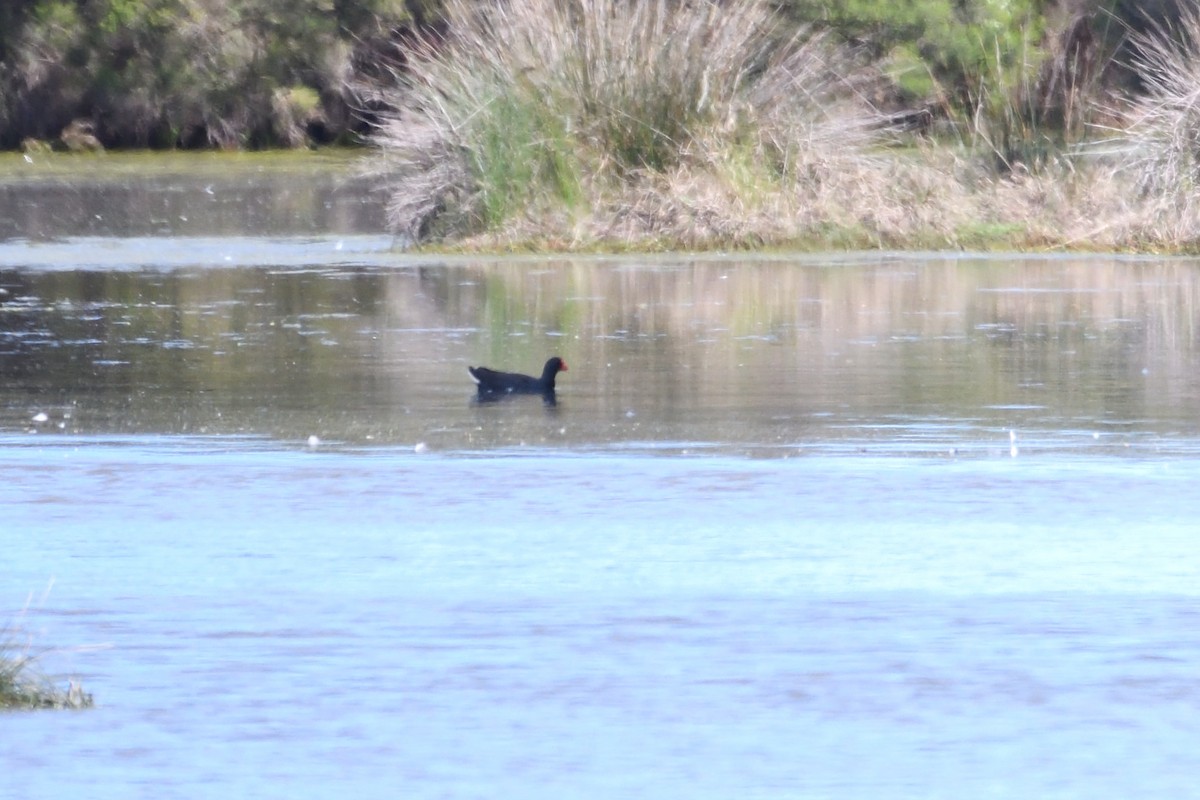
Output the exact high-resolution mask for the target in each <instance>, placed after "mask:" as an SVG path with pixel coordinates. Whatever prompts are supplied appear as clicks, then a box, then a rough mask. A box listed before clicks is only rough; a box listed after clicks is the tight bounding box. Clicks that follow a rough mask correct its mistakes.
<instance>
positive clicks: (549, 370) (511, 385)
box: [467, 356, 567, 401]
mask: <svg viewBox="0 0 1200 800" xmlns="http://www.w3.org/2000/svg"><path fill="white" fill-rule="evenodd" d="M566 371H567V364H566V362H565V361H563V360H562V359H561V358H559V357H558V356H555V357H554V358H552V359H550V360H549V361H547V362H546V366H545V367H544V368H543V369H542V377H540V378H535V377H533V376H532V375H522V374H521V373H519V372H498V371H497V370H494V369H488V368H487V367H467V372H469V373H471V378H472V379H474V381H475V383H476V384H477V385H478V388H479V399H480V400H498V399H500V398H502V397H508V396H510V395H514V394H539V395H541V396H542V397H544V398H546V399H547V400H549V401H553V400H554V379H555V377H557V375H558V373H559V372H566Z"/></svg>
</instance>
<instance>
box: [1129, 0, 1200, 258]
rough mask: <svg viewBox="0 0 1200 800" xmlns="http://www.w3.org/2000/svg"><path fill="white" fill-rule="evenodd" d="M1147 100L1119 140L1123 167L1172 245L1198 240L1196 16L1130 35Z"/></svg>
mask: <svg viewBox="0 0 1200 800" xmlns="http://www.w3.org/2000/svg"><path fill="white" fill-rule="evenodd" d="M1131 38H1132V39H1133V45H1134V49H1135V52H1136V55H1135V56H1134V59H1133V67H1134V68H1135V69H1136V70H1137V71H1138V72H1139V74H1140V75H1141V76H1142V79H1143V81H1144V83H1145V87H1146V91H1145V94H1144V95H1143V96H1142V97H1141V98H1139V99H1138V100H1137V101H1136V103H1135V104H1134V106H1133V109H1132V112H1131V115H1130V120H1131V121H1130V124H1129V125H1128V126H1127V128H1126V129H1125V131H1124V133H1123V136H1124V138H1125V140H1126V143H1127V144H1128V148H1127V150H1128V152H1129V156H1128V164H1127V167H1128V168H1130V171H1131V173H1132V175H1133V177H1134V178H1135V180H1136V182H1137V185H1138V187H1139V188H1140V189H1141V191H1142V193H1143V196H1144V197H1145V198H1146V199H1148V200H1151V201H1154V202H1156V203H1157V204H1158V205H1159V209H1158V217H1159V224H1160V225H1162V226H1163V227H1164V228H1165V230H1163V231H1161V232H1160V234H1162V235H1167V236H1169V237H1170V238H1172V239H1174V240H1175V241H1180V240H1189V239H1194V238H1195V237H1196V236H1198V235H1200V10H1197V9H1195V8H1187V9H1186V10H1183V11H1182V12H1181V16H1180V18H1179V20H1178V22H1177V23H1176V24H1175V25H1171V26H1168V25H1159V26H1155V27H1151V28H1150V29H1148V30H1147V31H1145V32H1135V33H1133V34H1132V35H1131Z"/></svg>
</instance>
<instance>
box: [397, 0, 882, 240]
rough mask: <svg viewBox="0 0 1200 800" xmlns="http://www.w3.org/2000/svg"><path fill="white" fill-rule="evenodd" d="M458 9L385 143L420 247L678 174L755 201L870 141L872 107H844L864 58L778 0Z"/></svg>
mask: <svg viewBox="0 0 1200 800" xmlns="http://www.w3.org/2000/svg"><path fill="white" fill-rule="evenodd" d="M446 14H447V18H448V20H449V34H448V35H447V36H446V37H445V38H441V37H437V36H428V37H426V38H425V39H424V40H423V41H422V42H421V43H420V46H419V47H418V48H417V50H416V52H415V53H414V55H413V57H412V58H411V60H410V62H409V64H408V69H407V70H406V71H405V72H404V73H403V74H401V75H398V76H397V78H398V81H399V85H400V88H399V89H398V92H397V97H396V106H397V108H398V111H397V112H396V113H395V115H394V116H393V117H392V118H390V119H388V120H387V121H386V122H385V123H384V124H382V125H381V127H380V129H379V131H378V133H377V134H376V137H375V141H376V143H377V144H378V145H379V146H380V147H381V148H382V151H383V153H384V159H385V162H386V164H385V167H384V169H386V170H387V171H389V172H390V174H391V175H392V177H393V180H394V192H393V195H392V199H391V202H390V205H389V216H390V220H391V223H392V224H393V226H394V227H395V228H396V230H397V231H398V232H399V233H401V234H402V235H404V236H406V237H408V238H410V239H412V240H414V241H417V240H422V239H428V238H436V237H439V236H444V235H448V234H462V233H472V232H477V231H481V230H489V229H495V228H497V227H498V226H501V225H504V224H510V223H512V222H513V221H514V220H519V219H521V218H522V217H525V216H529V215H533V216H540V217H543V218H544V217H545V216H546V215H547V214H549V215H552V216H553V215H555V214H558V215H562V214H564V213H565V215H566V217H567V219H566V220H565V221H566V222H570V221H571V220H572V219H578V218H579V217H581V216H586V215H587V214H590V213H592V212H594V211H595V210H596V209H597V207H598V206H600V205H603V204H605V203H606V202H609V200H608V199H611V197H612V196H613V193H614V192H615V193H616V194H621V193H622V192H624V191H626V190H628V189H629V187H630V186H633V185H642V186H651V185H654V184H655V183H661V182H662V181H663V180H665V179H666V176H669V175H670V174H671V173H672V172H673V171H676V170H679V169H697V170H701V171H705V172H708V173H712V174H716V175H719V176H720V180H721V181H723V182H724V183H726V184H727V185H728V186H730V187H732V189H733V190H734V194H735V195H738V196H739V198H740V199H745V196H746V194H747V193H753V190H754V189H757V188H762V187H761V186H758V184H760V183H761V182H762V181H768V182H770V181H780V180H782V181H788V180H795V179H797V177H798V176H799V175H800V174H801V172H802V165H803V164H804V163H805V153H807V152H811V151H813V150H814V149H818V148H826V149H827V150H828V151H830V152H834V151H838V152H842V153H848V152H850V151H851V149H852V148H853V146H854V145H855V144H865V143H866V141H867V140H868V139H869V138H870V123H871V122H874V119H873V118H869V117H868V116H866V115H862V114H852V115H842V114H840V113H839V112H838V111H837V110H836V109H838V108H840V106H839V102H838V101H839V98H841V97H844V96H846V95H853V92H852V91H851V88H850V87H849V84H848V83H847V81H846V80H845V78H844V75H845V74H847V72H848V68H847V65H848V64H849V60H848V58H846V57H845V56H844V55H842V54H839V53H837V52H836V51H835V50H834V49H833V48H832V47H828V46H826V44H825V43H824V42H823V41H822V40H821V39H820V38H819V37H811V36H808V35H806V34H805V33H804V32H803V31H801V32H799V33H797V32H795V31H794V30H792V31H790V32H789V31H787V30H785V28H784V27H783V26H782V25H781V22H780V18H779V17H778V16H777V14H776V12H775V11H774V9H773V6H772V5H771V3H770V2H769V0H726V2H721V3H717V2H710V0H501V2H499V3H495V4H493V3H486V4H476V3H473V2H471V0H448V2H447V4H446ZM868 120H869V121H868ZM739 183H740V184H741V185H740V187H739V186H738V184H739ZM606 198H608V199H606ZM735 211H736V208H735V209H731V212H735ZM718 213H719V212H718Z"/></svg>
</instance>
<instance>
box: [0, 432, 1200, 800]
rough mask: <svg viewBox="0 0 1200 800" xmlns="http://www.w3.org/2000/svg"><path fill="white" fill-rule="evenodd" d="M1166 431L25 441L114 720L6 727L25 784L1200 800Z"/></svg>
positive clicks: (186, 793)
mask: <svg viewBox="0 0 1200 800" xmlns="http://www.w3.org/2000/svg"><path fill="white" fill-rule="evenodd" d="M946 435H947V436H950V437H951V438H952V431H950V432H948V433H946ZM1175 444H1176V445H1177V447H1176V448H1175V451H1174V452H1173V453H1168V454H1165V455H1164V454H1161V453H1154V452H1150V451H1144V450H1136V449H1135V450H1134V451H1133V452H1121V451H1116V452H1104V453H1099V454H1097V453H1093V452H1090V451H1084V452H1081V451H1080V450H1078V449H1076V448H1070V447H1059V448H1047V449H1045V450H1043V451H1041V452H1036V451H1022V452H1020V453H1019V454H1018V455H1016V456H1015V457H1013V455H1012V454H1010V452H1009V451H1008V450H1007V448H995V449H991V450H984V449H979V450H975V451H971V452H969V453H968V454H967V455H965V456H961V455H960V456H958V457H953V456H951V455H949V454H947V453H943V452H940V451H939V452H938V453H936V454H933V453H929V454H919V455H912V454H904V453H894V452H885V453H882V454H880V453H876V452H873V451H870V450H868V451H867V452H860V451H859V450H858V449H854V448H846V449H843V450H829V451H821V450H820V449H817V450H816V451H815V452H807V453H802V454H800V455H798V456H797V457H794V458H788V459H782V458H768V459H757V458H748V457H742V456H736V455H728V454H724V453H721V452H716V453H707V454H706V453H705V452H704V450H703V448H700V449H698V452H699V453H700V455H692V456H685V455H680V454H679V453H678V452H676V451H674V450H672V452H670V453H668V454H656V453H655V452H653V451H640V450H639V451H633V452H630V451H627V449H622V448H619V447H598V448H595V449H593V450H591V451H588V452H579V451H576V450H571V449H566V450H561V449H560V450H555V449H546V448H525V449H499V450H490V451H480V452H469V451H459V452H453V453H442V452H424V453H418V452H414V451H413V449H412V448H411V447H407V448H399V447H379V448H375V449H372V448H369V447H368V448H340V449H339V448H334V447H317V448H310V447H307V446H304V445H303V444H302V443H297V444H294V445H293V444H291V443H288V442H280V441H278V440H271V439H259V438H254V437H245V438H239V437H227V436H213V437H191V438H189V437H181V436H157V437H156V436H128V437H105V436H60V435H53V434H49V435H47V434H37V435H23V434H18V435H11V436H7V437H3V438H0V509H3V516H4V523H3V526H4V530H5V536H4V551H5V552H4V558H3V560H2V561H0V586H3V587H4V589H5V591H6V593H8V594H9V595H10V596H13V595H14V594H19V596H21V597H24V596H25V594H26V593H32V598H31V600H30V603H29V607H28V609H27V610H26V611H25V612H24V614H23V615H22V616H21V617H20V619H19V623H20V626H21V627H22V629H23V630H25V631H27V632H28V633H29V634H30V635H31V637H32V638H33V639H34V640H35V641H36V643H37V645H39V646H43V645H44V646H54V647H57V648H60V649H58V650H56V651H54V652H50V653H47V654H45V655H44V656H43V663H44V665H45V667H46V668H47V669H49V670H51V671H52V672H55V673H57V674H62V675H68V674H69V675H74V676H76V677H78V678H80V679H82V681H83V683H84V685H85V687H86V688H87V689H88V690H90V691H92V692H93V693H94V694H95V697H96V703H97V707H96V708H95V709H94V710H90V711H84V712H62V713H24V714H10V715H6V716H3V717H0V729H2V733H0V769H2V771H3V773H4V776H5V777H4V780H3V781H2V782H0V783H2V785H0V796H4V797H13V798H51V797H54V798H59V797H89V798H143V797H144V798H173V797H179V798H193V797H195V798H218V797H279V798H285V797H286V798H324V797H330V796H357V797H362V798H392V797H405V798H500V797H505V798H509V797H511V798H518V797H519V798H539V797H546V798H589V799H591V798H618V797H630V798H634V797H636V798H681V797H687V798H714V799H715V798H731V797H738V798H742V797H751V798H806V799H807V798H839V799H841V798H948V799H949V798H955V799H956V800H957V799H958V798H987V797H995V798H1088V799H1089V800H1091V799H1092V798H1099V797H1112V798H1132V797H1137V798H1172V799H1174V798H1185V797H1190V796H1194V795H1195V793H1196V776H1197V775H1200V671H1198V670H1197V664H1200V558H1198V557H1197V556H1198V553H1197V538H1196V530H1197V526H1196V522H1197V520H1200V492H1197V487H1198V486H1200V459H1196V458H1195V457H1193V456H1192V455H1191V453H1192V452H1193V451H1194V447H1193V445H1194V443H1190V444H1189V442H1176V443H1175Z"/></svg>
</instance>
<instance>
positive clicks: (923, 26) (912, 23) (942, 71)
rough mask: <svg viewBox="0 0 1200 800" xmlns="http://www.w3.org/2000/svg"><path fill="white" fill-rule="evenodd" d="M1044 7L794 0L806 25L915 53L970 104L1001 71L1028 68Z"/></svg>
mask: <svg viewBox="0 0 1200 800" xmlns="http://www.w3.org/2000/svg"><path fill="white" fill-rule="evenodd" d="M1044 5H1045V2H1044V0H1006V1H1005V2H999V1H998V0H892V1H891V2H886V3H881V2H877V0H835V2H826V1H825V0H793V4H792V6H791V7H790V8H791V10H792V12H793V13H794V14H796V15H797V16H799V17H800V18H801V19H804V20H808V21H811V22H819V23H821V24H824V25H828V26H830V27H832V28H833V29H834V30H836V31H838V32H839V33H840V34H841V35H842V36H844V37H846V38H849V39H853V40H856V41H860V42H865V43H867V44H868V45H869V46H870V47H871V48H872V49H873V50H875V52H876V54H877V55H880V56H882V55H885V54H887V53H890V52H892V51H893V50H896V49H897V48H899V49H901V51H902V52H907V53H909V54H915V55H916V56H917V57H919V58H920V60H921V62H922V63H923V64H924V66H925V67H926V69H927V70H928V71H929V73H930V75H931V76H932V77H933V78H934V79H935V80H936V81H937V82H938V83H939V84H941V85H942V86H943V87H946V88H947V90H948V91H949V92H950V93H951V94H952V95H953V96H954V97H955V98H957V99H958V100H959V101H961V102H962V103H963V105H964V106H966V105H970V103H971V99H972V97H973V96H974V95H977V94H978V93H979V91H980V86H981V84H985V83H987V82H988V81H993V80H995V79H996V78H997V77H999V76H998V74H997V72H1000V73H1007V72H1008V71H1010V70H1013V69H1016V70H1021V69H1023V68H1024V66H1025V65H1024V64H1022V63H1021V54H1022V53H1023V52H1024V51H1025V50H1026V49H1027V47H1026V46H1027V44H1028V43H1029V42H1031V41H1033V42H1036V41H1038V40H1039V39H1040V37H1041V34H1042V29H1043V26H1044V19H1043V17H1042V11H1043V6H1044ZM996 53H1000V54H1001V58H1000V59H999V61H997V59H996V57H995V54H996Z"/></svg>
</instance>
